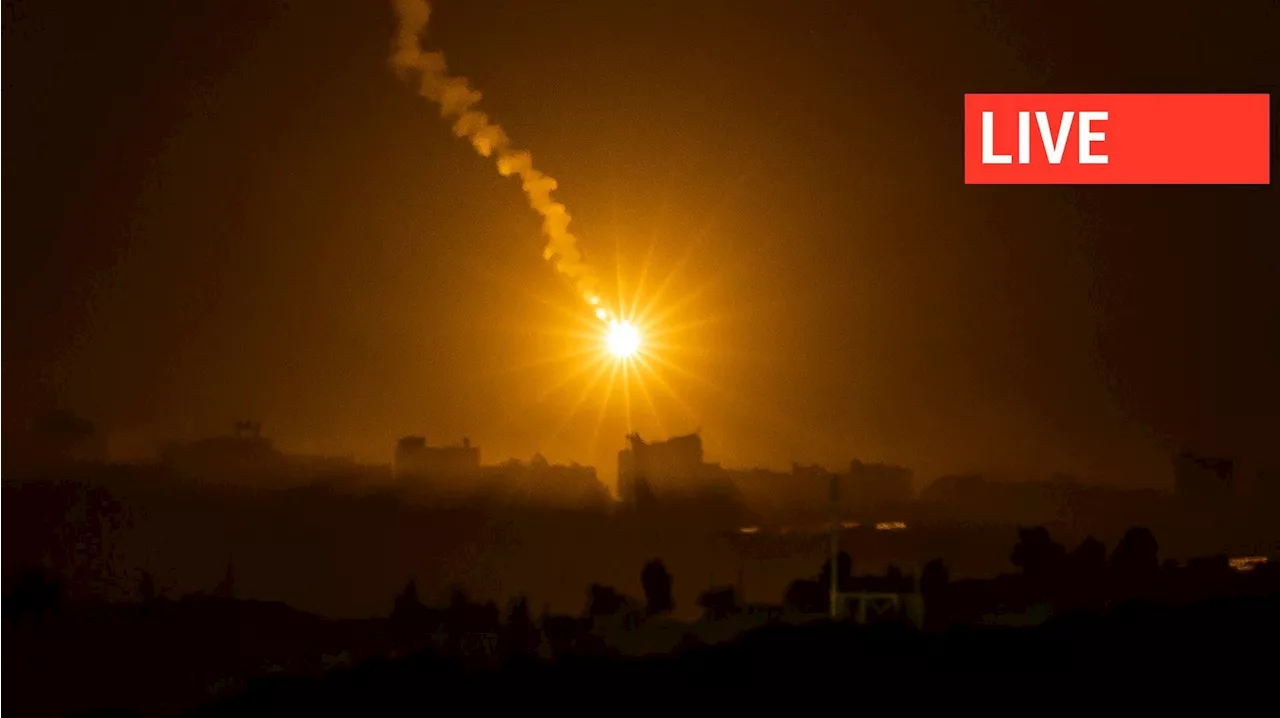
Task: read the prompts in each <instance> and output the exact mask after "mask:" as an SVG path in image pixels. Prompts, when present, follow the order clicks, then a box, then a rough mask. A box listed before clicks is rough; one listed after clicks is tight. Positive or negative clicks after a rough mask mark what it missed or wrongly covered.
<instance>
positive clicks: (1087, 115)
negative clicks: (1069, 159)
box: [1080, 112, 1107, 165]
mask: <svg viewBox="0 0 1280 718" xmlns="http://www.w3.org/2000/svg"><path fill="white" fill-rule="evenodd" d="M1105 119H1107V113H1105V112H1081V113H1080V164H1082V165H1105V164H1107V156H1106V155H1095V154H1091V153H1090V152H1089V145H1090V143H1093V142H1106V141H1107V133H1105V132H1091V131H1090V130H1089V123H1090V122H1094V121H1097V122H1101V121H1103V120H1105Z"/></svg>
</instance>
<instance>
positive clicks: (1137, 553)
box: [1111, 526, 1160, 577]
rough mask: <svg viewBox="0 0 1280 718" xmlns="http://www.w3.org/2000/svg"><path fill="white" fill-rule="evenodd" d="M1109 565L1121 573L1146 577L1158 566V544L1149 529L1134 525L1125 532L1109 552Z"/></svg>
mask: <svg viewBox="0 0 1280 718" xmlns="http://www.w3.org/2000/svg"><path fill="white" fill-rule="evenodd" d="M1111 567H1112V568H1113V569H1114V570H1116V571H1117V572H1118V573H1120V574H1121V575H1126V576H1133V577H1139V576H1141V577H1147V576H1151V575H1152V574H1155V573H1156V571H1158V570H1159V568H1160V544H1158V543H1156V537H1155V535H1154V534H1152V533H1151V531H1150V530H1149V529H1147V528H1144V527H1142V526H1135V527H1133V528H1131V529H1129V530H1128V531H1126V532H1125V534H1124V538H1122V539H1120V543H1118V544H1116V550H1115V551H1113V552H1112V553H1111Z"/></svg>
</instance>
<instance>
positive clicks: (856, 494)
mask: <svg viewBox="0 0 1280 718" xmlns="http://www.w3.org/2000/svg"><path fill="white" fill-rule="evenodd" d="M912 476H913V475H912V472H911V469H908V468H906V467H903V466H894V465H891V464H866V463H863V462H861V461H858V460H857V459H855V460H853V461H851V462H850V463H849V477H848V480H847V481H846V482H843V483H844V485H843V486H841V487H840V488H841V492H840V493H841V495H842V496H844V497H845V501H846V503H847V504H850V505H852V506H854V507H857V508H871V507H877V506H883V505H886V504H904V503H906V502H908V501H910V500H911V499H912V497H913V489H912Z"/></svg>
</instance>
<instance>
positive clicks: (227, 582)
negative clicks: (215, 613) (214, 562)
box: [213, 560, 236, 598]
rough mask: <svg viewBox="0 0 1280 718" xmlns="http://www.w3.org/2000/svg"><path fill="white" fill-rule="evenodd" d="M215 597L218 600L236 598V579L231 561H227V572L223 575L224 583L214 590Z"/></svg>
mask: <svg viewBox="0 0 1280 718" xmlns="http://www.w3.org/2000/svg"><path fill="white" fill-rule="evenodd" d="M213 595H214V596H216V597H217V598H235V595H236V577H235V571H234V569H233V568H232V566H231V561H229V560H228V561H227V572H226V573H225V574H223V576H222V581H220V582H219V583H218V585H217V586H216V587H215V588H214V589H213Z"/></svg>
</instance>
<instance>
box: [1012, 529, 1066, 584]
mask: <svg viewBox="0 0 1280 718" xmlns="http://www.w3.org/2000/svg"><path fill="white" fill-rule="evenodd" d="M1066 554H1067V550H1066V548H1064V547H1063V546H1062V544H1058V543H1054V541H1053V539H1052V538H1050V537H1049V529H1046V528H1045V527H1043V526H1034V527H1032V528H1029V529H1027V528H1020V529H1018V543H1017V544H1015V545H1014V547H1013V554H1012V555H1011V556H1010V557H1009V560H1010V561H1012V562H1013V565H1014V566H1017V567H1018V568H1020V569H1022V572H1023V573H1025V574H1027V575H1028V576H1036V577H1045V576H1050V575H1053V574H1054V573H1055V572H1056V571H1057V570H1058V569H1059V568H1061V566H1062V562H1063V560H1064V559H1065V558H1066Z"/></svg>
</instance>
